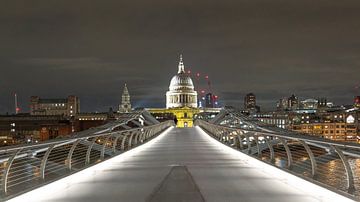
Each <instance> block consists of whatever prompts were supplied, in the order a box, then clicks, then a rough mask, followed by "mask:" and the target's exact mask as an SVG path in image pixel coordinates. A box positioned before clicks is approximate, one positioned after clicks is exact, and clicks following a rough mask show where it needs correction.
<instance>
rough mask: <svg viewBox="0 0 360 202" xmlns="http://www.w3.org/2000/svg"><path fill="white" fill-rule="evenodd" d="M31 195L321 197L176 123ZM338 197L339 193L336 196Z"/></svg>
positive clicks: (90, 197) (62, 197) (89, 201)
mask: <svg viewBox="0 0 360 202" xmlns="http://www.w3.org/2000/svg"><path fill="white" fill-rule="evenodd" d="M22 199H26V201H31V200H34V201H67V202H70V201H84V202H92V201H95V202H99V201H203V200H205V201H320V200H319V198H317V197H316V196H312V195H308V194H307V193H304V192H303V191H301V190H299V189H297V188H295V187H292V186H290V185H288V184H287V183H286V182H284V179H280V178H277V177H274V176H269V175H268V174H266V173H265V172H264V171H263V170H262V169H261V168H259V167H258V166H255V165H252V164H249V162H248V160H244V159H242V158H241V156H239V155H234V154H230V153H229V151H228V150H226V149H224V148H222V147H219V145H217V144H215V143H214V142H213V141H211V140H209V137H207V136H206V135H205V134H204V133H203V132H202V131H201V129H199V128H185V129H179V128H173V129H170V130H168V131H167V132H166V133H164V134H162V135H160V136H159V137H157V138H155V139H154V140H152V141H151V142H149V143H147V144H145V145H142V146H140V147H138V148H135V149H134V150H132V151H130V152H127V153H125V154H122V155H120V156H118V157H115V158H113V159H110V160H108V161H106V162H104V163H101V164H98V165H96V166H94V167H92V168H90V169H87V170H84V171H81V172H79V173H76V174H74V175H72V176H69V177H67V178H64V179H62V180H60V181H58V182H55V183H52V184H50V185H48V186H44V187H42V188H39V189H37V190H34V191H32V192H29V193H28V194H24V195H22V196H20V197H18V198H14V201H16V200H22ZM334 200H336V199H334Z"/></svg>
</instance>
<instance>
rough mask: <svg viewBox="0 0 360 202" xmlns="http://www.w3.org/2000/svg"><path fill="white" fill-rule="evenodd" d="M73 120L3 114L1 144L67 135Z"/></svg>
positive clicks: (62, 117) (53, 116)
mask: <svg viewBox="0 0 360 202" xmlns="http://www.w3.org/2000/svg"><path fill="white" fill-rule="evenodd" d="M71 129H72V120H71V119H69V118H67V117H64V116H60V115H52V116H43V115H30V114H18V115H3V116H0V145H2V144H3V143H4V141H6V142H7V144H19V143H36V142H40V141H45V140H49V139H54V138H58V137H61V136H67V135H69V134H70V133H71V132H72V130H71Z"/></svg>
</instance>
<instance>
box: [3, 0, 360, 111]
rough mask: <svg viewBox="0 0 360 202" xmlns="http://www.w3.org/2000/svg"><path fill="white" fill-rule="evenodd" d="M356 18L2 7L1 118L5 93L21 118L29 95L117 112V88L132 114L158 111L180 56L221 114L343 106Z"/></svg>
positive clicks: (223, 9)
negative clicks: (304, 102) (288, 101)
mask: <svg viewBox="0 0 360 202" xmlns="http://www.w3.org/2000/svg"><path fill="white" fill-rule="evenodd" d="M55 8H56V9H55ZM77 8H83V9H81V11H79V10H78V9H77ZM204 8H206V9H204ZM310 8H311V9H310ZM359 8H360V3H359V2H358V1H342V2H337V1H333V2H323V1H317V2H314V1H301V2H287V1H272V2H271V4H270V3H268V2H266V1H226V2H225V3H224V4H221V5H217V4H216V3H214V2H211V1H203V2H200V1H199V2H191V3H190V2H189V3H187V2H175V1H174V2H168V1H155V2H151V3H149V2H142V1H137V2H134V3H124V2H122V3H119V2H116V1H108V3H107V4H104V3H101V2H97V3H94V4H91V5H87V4H86V5H85V3H84V2H82V1H77V2H72V3H66V2H57V3H54V2H52V3H51V2H47V1H39V3H38V4H28V3H26V2H21V1H12V2H10V3H5V4H4V5H3V6H2V7H1V8H0V11H1V12H0V21H1V22H2V23H1V25H0V29H1V30H2V32H0V42H1V44H2V46H1V48H0V53H1V60H0V67H1V75H0V113H6V112H9V113H11V112H13V111H14V99H13V93H15V92H16V93H18V97H19V106H20V107H21V108H22V109H25V110H26V109H28V105H29V100H30V96H32V95H39V96H41V97H54V98H57V97H65V96H68V95H77V96H79V97H80V99H81V101H82V111H106V110H108V108H109V107H110V106H113V107H116V106H117V105H118V104H119V103H120V101H121V92H122V86H123V85H124V83H127V84H128V86H129V91H130V93H131V94H132V98H133V101H134V107H161V106H165V102H164V93H165V92H166V91H167V89H168V83H169V78H170V76H171V75H173V74H174V73H175V71H176V66H177V59H178V56H179V54H181V53H182V54H183V55H184V63H185V67H186V68H190V69H191V70H192V72H201V73H202V75H209V76H210V79H211V81H212V85H213V89H214V91H215V93H216V94H218V95H219V97H220V99H219V100H220V101H222V103H223V104H224V105H234V106H239V107H240V106H242V105H243V97H244V95H245V94H247V93H249V92H253V93H255V94H256V96H257V101H258V104H259V105H260V106H261V107H262V108H265V109H273V108H274V107H275V104H276V101H277V100H278V99H279V98H282V97H286V96H290V95H291V94H293V93H295V94H296V95H297V96H299V97H300V98H303V99H305V98H318V97H327V98H328V100H330V101H333V102H334V103H335V104H339V105H340V104H352V102H353V98H354V96H356V95H359V94H360V89H359V83H360V81H359V79H358V76H357V75H359V73H360V68H359V65H360V64H359V53H360V45H359V44H360V39H359V38H358V37H357V36H359V34H360V27H359V26H358V23H357V21H356V20H355V19H358V18H359V17H360V14H359V13H358V10H359ZM54 10H55V11H54ZM224 22H226V23H224ZM265 33H266V34H265ZM195 87H196V86H195ZM224 101H225V102H224Z"/></svg>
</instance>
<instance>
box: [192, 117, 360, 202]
mask: <svg viewBox="0 0 360 202" xmlns="http://www.w3.org/2000/svg"><path fill="white" fill-rule="evenodd" d="M195 125H197V126H199V127H201V128H202V129H203V130H204V131H205V132H207V133H208V134H209V135H211V136H212V137H213V138H215V139H217V140H219V141H220V142H222V143H223V144H226V145H228V146H230V147H232V148H234V149H237V150H239V151H241V152H243V153H245V154H247V155H250V156H252V157H254V158H257V159H259V160H262V161H264V162H266V163H268V164H271V165H273V166H276V167H279V168H281V169H283V170H286V171H287V172H290V173H292V174H294V175H297V176H299V177H302V178H305V179H307V180H309V181H311V182H314V183H316V184H319V185H321V186H324V187H326V188H328V189H330V190H333V191H336V192H339V193H341V194H344V195H347V196H350V197H355V198H356V199H357V200H358V199H360V193H359V189H360V181H359V179H360V172H359V169H358V166H357V164H356V162H357V163H360V146H359V145H358V144H356V143H348V142H337V141H331V140H327V139H323V138H320V137H315V136H308V135H304V134H300V133H299V134H298V135H296V134H294V133H293V132H290V131H289V134H285V133H283V131H284V130H282V132H281V133H278V132H267V131H264V130H260V129H258V128H256V127H253V128H251V129H244V128H238V127H229V126H223V125H219V124H214V123H210V122H207V121H204V120H196V121H195ZM320 150H321V151H322V152H320V153H319V152H318V151H320ZM315 152H317V153H315ZM285 159H286V160H287V163H286V165H283V164H279V161H281V160H282V161H285ZM349 159H351V160H352V161H351V163H350V162H349ZM335 162H337V163H338V162H340V163H338V164H340V165H342V168H337V167H333V168H331V169H335V170H336V171H334V170H331V175H333V174H334V176H333V178H335V179H336V181H337V183H326V180H327V179H324V178H326V177H327V176H328V175H327V172H329V171H327V170H321V168H320V167H319V166H320V165H321V166H324V165H325V164H326V163H330V164H331V163H332V164H334V163H335ZM354 162H355V163H354ZM322 168H323V167H322ZM344 176H345V177H344ZM356 179H357V180H358V181H356ZM341 184H344V185H345V186H344V187H342V186H339V185H341Z"/></svg>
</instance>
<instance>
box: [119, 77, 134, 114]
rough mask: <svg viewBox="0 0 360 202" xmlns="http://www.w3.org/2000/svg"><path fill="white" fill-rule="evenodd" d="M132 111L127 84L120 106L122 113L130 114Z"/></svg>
mask: <svg viewBox="0 0 360 202" xmlns="http://www.w3.org/2000/svg"><path fill="white" fill-rule="evenodd" d="M130 111H131V102H130V94H129V91H128V88H127V86H126V84H125V86H124V90H123V93H122V96H121V104H120V105H119V112H120V113H128V112H130Z"/></svg>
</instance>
